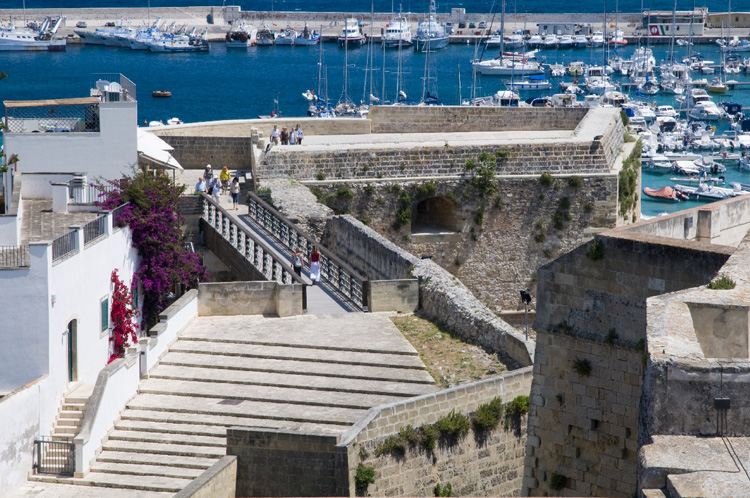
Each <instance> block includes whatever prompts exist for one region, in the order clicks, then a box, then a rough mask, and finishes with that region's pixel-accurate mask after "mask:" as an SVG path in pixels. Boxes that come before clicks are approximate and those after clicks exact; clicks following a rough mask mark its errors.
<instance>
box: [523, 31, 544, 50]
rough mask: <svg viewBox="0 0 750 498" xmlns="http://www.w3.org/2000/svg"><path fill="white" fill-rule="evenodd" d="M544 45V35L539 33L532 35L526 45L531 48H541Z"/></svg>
mask: <svg viewBox="0 0 750 498" xmlns="http://www.w3.org/2000/svg"><path fill="white" fill-rule="evenodd" d="M542 43H544V39H543V38H542V35H540V34H538V33H537V34H535V35H531V38H529V39H528V40H527V41H526V45H527V46H528V47H529V48H539V47H541V46H542Z"/></svg>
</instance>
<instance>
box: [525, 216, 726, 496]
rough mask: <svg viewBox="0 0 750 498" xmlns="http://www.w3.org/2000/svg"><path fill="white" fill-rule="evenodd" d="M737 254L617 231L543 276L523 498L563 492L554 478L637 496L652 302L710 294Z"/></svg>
mask: <svg viewBox="0 0 750 498" xmlns="http://www.w3.org/2000/svg"><path fill="white" fill-rule="evenodd" d="M731 251H732V249H731V248H727V247H725V246H710V245H708V244H702V243H696V242H689V241H680V240H673V239H667V238H665V237H658V236H651V235H643V234H638V233H634V234H631V233H629V232H628V229H627V228H618V229H615V230H610V231H608V232H605V233H603V234H600V235H598V236H597V237H596V239H595V241H591V242H589V243H587V244H585V245H583V246H581V247H579V248H577V249H576V250H574V251H572V252H570V253H568V254H566V255H565V256H563V257H561V258H558V259H557V260H555V261H553V262H551V263H549V264H547V265H545V266H543V267H542V268H540V269H539V271H538V272H537V275H538V284H537V300H538V302H537V317H536V323H535V328H537V330H538V334H537V350H536V362H535V370H534V383H533V385H532V396H531V412H530V417H529V428H528V431H529V437H528V445H527V453H526V455H527V456H526V473H527V474H526V479H525V481H524V489H525V492H526V493H528V494H530V495H542V494H544V493H553V492H557V491H554V490H551V488H550V485H551V482H552V474H558V475H562V476H564V477H565V478H566V479H567V480H566V481H565V487H566V488H569V489H572V490H573V491H572V493H573V494H577V495H578V494H580V495H599V496H631V495H632V494H633V492H635V490H636V471H635V468H636V464H637V453H636V450H637V445H636V443H637V441H638V438H639V430H638V427H639V426H638V411H637V407H638V404H639V399H640V396H641V388H642V378H643V373H642V369H643V354H644V353H643V351H642V350H643V348H644V343H645V339H646V333H645V331H646V299H647V298H648V297H650V296H655V295H658V294H662V293H664V292H670V291H675V290H679V289H684V288H689V287H693V286H696V285H700V284H705V283H706V282H707V281H708V280H710V279H711V278H712V277H713V276H714V275H715V274H716V272H717V271H718V270H719V268H721V266H722V265H723V264H724V262H725V261H726V260H727V258H728V256H729V254H730V253H731ZM587 254H588V255H587ZM682 319H685V318H684V317H683V318H682ZM674 406H675V405H674V404H672V405H671V409H674ZM557 479H558V482H559V479H562V478H559V477H558V478H557Z"/></svg>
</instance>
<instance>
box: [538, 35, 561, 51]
mask: <svg viewBox="0 0 750 498" xmlns="http://www.w3.org/2000/svg"><path fill="white" fill-rule="evenodd" d="M557 41H558V40H557V35H556V34H554V33H548V34H547V35H546V36H545V37H544V41H543V42H542V47H544V48H556V47H557Z"/></svg>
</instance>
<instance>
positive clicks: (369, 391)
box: [149, 373, 419, 398]
mask: <svg viewBox="0 0 750 498" xmlns="http://www.w3.org/2000/svg"><path fill="white" fill-rule="evenodd" d="M149 379H157V380H181V381H186V382H203V383H204V384H232V385H240V386H256V387H279V388H283V389H300V390H308V391H322V392H334V393H349V394H370V395H375V396H397V397H403V398H413V397H414V396H419V394H412V393H399V392H391V391H383V390H379V391H378V390H374V389H347V388H336V387H330V388H326V387H322V386H320V387H319V386H300V385H298V384H280V383H271V382H249V381H233V380H223V379H218V380H217V379H205V378H196V377H187V376H184V377H178V376H176V375H159V374H158V373H154V374H152V375H150V376H149Z"/></svg>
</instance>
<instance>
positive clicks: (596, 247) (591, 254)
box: [586, 239, 604, 261]
mask: <svg viewBox="0 0 750 498" xmlns="http://www.w3.org/2000/svg"><path fill="white" fill-rule="evenodd" d="M586 257H587V258H589V259H590V260H591V261H599V260H602V259H604V242H602V241H601V240H599V239H594V241H593V242H592V243H591V245H590V246H589V249H588V251H586Z"/></svg>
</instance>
